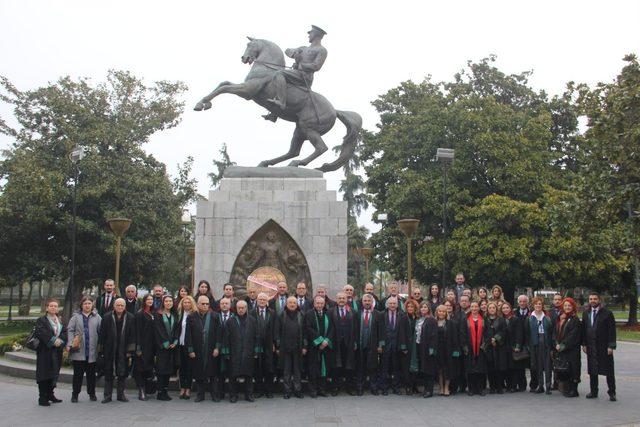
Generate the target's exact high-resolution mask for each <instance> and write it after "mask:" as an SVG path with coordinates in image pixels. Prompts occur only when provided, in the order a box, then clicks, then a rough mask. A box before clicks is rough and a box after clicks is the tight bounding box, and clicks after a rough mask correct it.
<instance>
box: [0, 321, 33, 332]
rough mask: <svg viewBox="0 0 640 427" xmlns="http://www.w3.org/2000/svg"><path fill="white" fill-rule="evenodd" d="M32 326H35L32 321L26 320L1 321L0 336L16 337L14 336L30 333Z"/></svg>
mask: <svg viewBox="0 0 640 427" xmlns="http://www.w3.org/2000/svg"><path fill="white" fill-rule="evenodd" d="M34 324H35V322H34V321H28V320H26V321H12V322H7V321H2V322H0V335H1V336H5V335H16V334H22V333H26V332H31V329H32V328H33V325H34Z"/></svg>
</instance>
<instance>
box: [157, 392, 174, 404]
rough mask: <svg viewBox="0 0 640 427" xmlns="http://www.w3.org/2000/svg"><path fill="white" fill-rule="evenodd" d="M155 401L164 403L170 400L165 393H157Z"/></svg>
mask: <svg viewBox="0 0 640 427" xmlns="http://www.w3.org/2000/svg"><path fill="white" fill-rule="evenodd" d="M156 399H157V400H162V401H165V402H168V401H170V400H172V399H171V398H170V397H169V395H168V394H167V393H158V396H157V397H156Z"/></svg>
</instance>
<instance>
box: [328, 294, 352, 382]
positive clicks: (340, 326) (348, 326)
mask: <svg viewBox="0 0 640 427" xmlns="http://www.w3.org/2000/svg"><path fill="white" fill-rule="evenodd" d="M344 309H345V317H344V319H343V318H341V317H340V308H339V307H338V306H336V307H333V308H332V309H330V310H329V312H328V314H329V317H330V320H331V323H333V326H334V330H335V341H334V343H333V344H334V345H333V355H334V360H335V367H336V368H344V369H349V370H351V369H354V368H355V365H356V343H357V336H358V334H357V321H358V319H357V317H358V314H357V312H355V311H354V310H353V309H351V307H349V306H345V308H344ZM341 340H344V342H345V347H346V350H347V354H346V355H343V354H342V347H341V345H340V342H341ZM344 356H346V357H344ZM343 359H344V361H345V362H344V366H343V364H342V360H343Z"/></svg>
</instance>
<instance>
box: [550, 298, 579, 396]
mask: <svg viewBox="0 0 640 427" xmlns="http://www.w3.org/2000/svg"><path fill="white" fill-rule="evenodd" d="M577 311H578V306H577V305H576V303H575V301H574V300H573V298H565V299H564V300H563V301H562V314H561V315H560V316H558V320H557V322H558V323H557V325H556V336H555V343H556V345H555V354H554V357H555V359H556V360H554V370H555V371H556V374H557V378H558V384H559V386H560V387H561V388H562V389H564V393H563V394H564V396H565V397H578V383H579V382H580V370H581V362H580V343H581V342H582V333H581V332H582V326H581V323H580V319H578V315H577Z"/></svg>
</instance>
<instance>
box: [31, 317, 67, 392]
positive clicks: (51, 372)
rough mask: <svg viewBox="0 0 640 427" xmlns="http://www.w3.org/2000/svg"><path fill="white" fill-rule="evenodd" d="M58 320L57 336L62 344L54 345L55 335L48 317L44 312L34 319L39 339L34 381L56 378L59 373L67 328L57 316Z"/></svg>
mask: <svg viewBox="0 0 640 427" xmlns="http://www.w3.org/2000/svg"><path fill="white" fill-rule="evenodd" d="M58 321H59V322H60V328H62V330H61V331H60V334H59V335H58V337H57V338H60V340H61V341H62V345H61V346H60V347H55V346H54V345H53V343H54V342H55V338H56V337H55V335H54V334H53V327H52V326H51V324H50V323H49V319H48V318H47V315H46V314H45V315H44V316H42V317H39V318H38V320H36V325H35V329H36V330H35V335H36V336H37V337H38V339H39V340H40V345H39V346H38V349H37V350H36V354H37V355H38V356H37V359H36V381H38V382H40V381H46V380H56V379H57V378H58V374H59V373H60V366H61V365H62V351H63V350H64V346H65V342H66V340H67V328H66V327H65V326H64V325H63V324H62V319H60V318H59V317H58Z"/></svg>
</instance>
